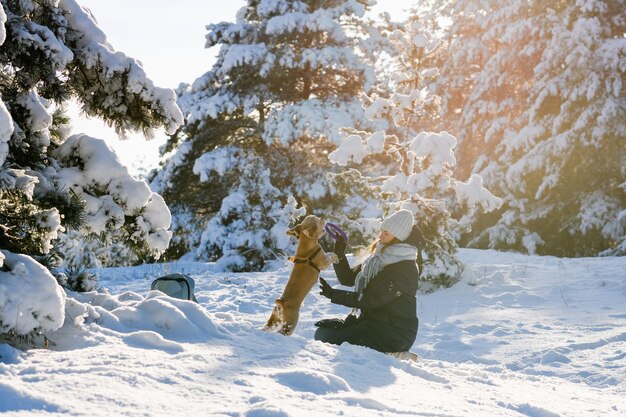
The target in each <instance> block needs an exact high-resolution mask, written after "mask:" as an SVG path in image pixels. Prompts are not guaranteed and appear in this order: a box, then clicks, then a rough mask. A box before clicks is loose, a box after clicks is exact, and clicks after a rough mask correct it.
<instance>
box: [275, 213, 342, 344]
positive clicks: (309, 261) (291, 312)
mask: <svg viewBox="0 0 626 417" xmlns="http://www.w3.org/2000/svg"><path fill="white" fill-rule="evenodd" d="M325 225H326V222H325V221H324V220H323V219H320V218H319V217H317V216H314V215H309V216H306V217H305V218H304V220H303V221H302V223H300V224H299V225H297V226H296V227H294V228H293V229H289V230H287V234H288V235H290V236H295V237H296V238H297V239H298V247H297V248H296V254H295V256H292V257H291V260H292V261H293V263H294V264H293V269H292V271H291V274H290V275H289V280H288V281H287V285H286V286H285V289H284V291H283V294H282V295H281V296H280V298H278V299H277V300H276V301H275V304H276V305H275V306H274V309H273V310H272V314H271V316H270V318H269V319H268V320H267V323H266V324H265V326H264V327H263V330H266V331H274V330H278V332H279V333H282V334H284V335H286V336H289V335H290V334H292V333H293V331H294V330H295V328H296V325H297V324H298V319H299V317H300V306H301V305H302V302H303V301H304V298H305V297H306V295H307V294H308V293H309V291H311V288H313V286H314V285H315V283H316V282H317V278H318V277H319V274H320V271H321V270H322V269H326V268H328V266H329V265H330V264H331V263H337V262H339V259H338V258H337V255H335V254H334V253H325V252H324V250H323V249H322V247H321V246H320V244H319V243H318V240H319V239H320V238H321V237H322V236H323V235H324V233H325V231H324V226H325Z"/></svg>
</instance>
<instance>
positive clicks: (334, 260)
mask: <svg viewBox="0 0 626 417" xmlns="http://www.w3.org/2000/svg"><path fill="white" fill-rule="evenodd" d="M326 259H328V262H330V263H331V264H336V263H339V257H338V256H337V254H335V253H333V252H330V253H327V254H326Z"/></svg>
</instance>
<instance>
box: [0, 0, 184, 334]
mask: <svg viewBox="0 0 626 417" xmlns="http://www.w3.org/2000/svg"><path fill="white" fill-rule="evenodd" d="M0 68H1V72H0V249H1V250H2V252H1V253H2V258H3V259H4V261H3V262H2V265H0V294H1V295H0V306H2V308H1V309H0V332H3V333H6V332H14V333H16V334H24V333H28V332H31V331H35V332H36V331H39V330H51V329H53V328H55V327H59V326H60V325H61V324H62V322H63V316H64V315H63V308H64V294H63V293H62V291H60V292H59V291H58V290H57V288H56V286H57V284H56V280H55V279H54V277H52V275H51V274H50V273H49V272H47V271H46V270H45V268H44V267H43V266H42V265H41V264H40V263H39V262H43V263H46V264H47V265H48V266H52V265H53V264H54V263H55V259H53V258H54V256H53V254H54V253H55V251H54V245H55V242H56V240H57V238H58V237H59V235H60V234H62V233H64V232H66V231H70V230H80V231H82V233H91V234H97V235H99V236H100V237H101V238H103V239H107V238H109V237H111V236H113V237H115V238H119V239H120V240H121V241H124V242H125V243H126V244H128V245H130V246H131V247H132V248H133V249H135V252H136V253H138V254H139V255H140V256H145V257H148V256H149V257H154V256H158V255H159V254H160V253H162V252H163V251H164V250H165V248H166V247H167V244H168V241H169V238H170V234H169V233H170V232H168V230H167V228H168V226H169V223H170V214H169V211H168V209H167V207H166V206H165V203H164V201H163V199H162V198H161V197H160V196H159V195H157V194H155V193H153V192H151V191H150V189H149V188H148V186H147V184H146V183H144V182H141V181H137V180H134V179H133V178H132V177H131V176H130V175H129V174H128V171H127V170H126V168H125V167H123V166H122V165H121V164H120V163H119V161H118V160H117V157H116V156H115V154H114V153H113V152H112V151H111V150H110V149H109V148H108V146H107V145H106V144H105V143H104V141H102V140H99V139H94V138H91V137H89V136H86V135H82V134H81V135H73V136H71V137H68V130H69V129H68V127H69V126H68V119H67V117H65V116H64V115H63V112H62V108H63V105H64V103H66V102H67V101H68V100H69V99H71V98H74V99H76V100H77V102H79V103H80V104H81V105H82V107H83V110H84V111H85V112H86V113H87V114H88V115H91V116H98V117H101V118H102V119H103V120H105V121H106V122H107V123H109V124H111V125H112V126H114V127H115V128H116V129H117V131H118V132H120V133H123V132H125V131H127V130H130V129H141V130H143V131H145V132H147V133H149V131H150V130H151V129H152V128H156V127H159V126H164V127H166V129H168V130H169V131H170V132H174V131H175V130H176V129H177V127H178V126H179V125H180V124H182V113H181V112H180V109H179V108H178V107H177V105H176V102H175V95H174V92H173V91H171V90H166V89H160V88H157V87H155V86H154V85H153V84H152V82H151V81H150V80H149V79H147V78H146V74H145V73H144V71H143V69H142V68H141V66H140V65H139V63H138V62H137V61H135V60H133V59H131V58H128V57H126V56H125V55H124V54H122V53H120V52H115V51H114V50H113V49H112V47H111V45H109V44H108V43H107V41H106V36H105V35H104V33H102V31H101V30H100V29H99V28H98V27H97V25H96V24H95V22H94V20H93V18H92V16H91V14H90V13H89V12H88V11H87V10H85V9H83V8H81V7H80V5H79V4H78V3H76V1H74V0H45V1H32V0H20V1H12V0H0ZM57 253H58V251H57ZM33 258H36V259H37V261H39V262H37V261H35V260H34V259H33ZM16 277H17V278H19V279H18V280H16V279H15V278H16ZM40 303H43V304H40ZM15 317H19V318H20V319H19V323H16V321H15Z"/></svg>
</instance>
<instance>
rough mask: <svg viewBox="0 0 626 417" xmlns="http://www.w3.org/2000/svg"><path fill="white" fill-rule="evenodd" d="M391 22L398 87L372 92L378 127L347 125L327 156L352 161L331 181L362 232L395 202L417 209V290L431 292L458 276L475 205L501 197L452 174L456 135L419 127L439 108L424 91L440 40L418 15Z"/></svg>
mask: <svg viewBox="0 0 626 417" xmlns="http://www.w3.org/2000/svg"><path fill="white" fill-rule="evenodd" d="M391 28H392V29H393V30H389V31H388V33H387V36H388V38H389V40H390V41H391V44H392V45H394V47H395V54H393V56H394V57H395V65H394V67H393V70H394V73H395V76H394V79H392V80H391V83H390V86H391V88H392V89H393V90H395V92H394V93H393V94H391V95H390V96H389V97H387V98H384V97H380V96H377V95H374V96H371V97H370V105H369V106H368V107H367V109H366V110H365V113H366V115H367V117H368V118H369V119H370V120H372V121H373V122H375V124H376V125H377V126H378V127H380V129H381V130H377V131H375V132H365V131H357V130H352V132H351V134H350V135H348V136H347V137H346V138H345V140H344V141H343V142H342V144H341V145H340V146H339V148H338V149H337V150H335V151H334V152H332V153H331V154H330V155H329V156H330V158H331V160H333V161H334V162H335V163H337V164H339V165H342V166H347V165H348V164H351V165H354V168H351V169H349V170H347V171H345V172H343V173H341V174H338V175H336V176H335V177H334V180H333V184H334V185H335V186H336V187H338V188H340V189H341V190H342V192H343V193H350V194H351V195H352V199H351V203H350V204H348V208H349V211H347V215H344V216H343V217H341V218H339V221H340V223H343V224H346V225H347V226H348V228H349V229H351V230H353V231H355V232H357V234H358V235H361V236H362V237H363V238H369V239H373V238H374V237H375V236H376V234H377V232H378V228H379V227H378V226H379V225H380V221H379V218H380V217H382V215H387V214H390V213H392V212H394V211H396V210H397V209H400V208H404V209H408V210H410V211H412V212H413V213H414V215H415V220H416V224H417V225H418V227H419V228H420V229H421V230H422V232H423V234H424V237H425V238H426V242H425V245H424V246H423V247H422V248H421V249H422V250H423V252H424V256H425V258H424V261H423V265H420V266H421V268H422V275H421V279H422V282H423V283H422V290H424V291H429V290H432V289H434V288H437V287H439V286H442V285H443V286H450V285H452V284H454V283H455V282H457V281H458V280H459V278H460V276H461V273H462V271H463V266H462V264H461V262H460V261H459V260H458V259H457V256H456V251H457V245H456V239H457V238H458V237H459V236H460V235H461V234H462V233H465V232H468V231H469V229H470V226H471V222H472V219H473V218H474V215H475V213H476V211H477V210H479V209H480V210H483V211H493V210H495V209H497V208H498V207H499V206H500V204H501V203H502V202H501V200H500V199H499V198H497V197H495V196H494V195H493V194H491V193H490V192H489V191H488V190H487V189H486V188H484V187H483V186H482V178H481V177H480V176H478V175H474V176H472V178H471V179H470V180H469V181H467V182H465V183H464V182H460V181H456V180H455V179H454V177H453V169H454V168H455V166H456V159H455V156H454V148H455V146H456V138H454V137H453V136H452V135H450V134H448V133H447V132H445V131H442V132H440V133H432V132H425V131H420V128H421V126H423V124H424V123H425V122H424V121H425V120H432V119H433V118H436V115H437V113H438V110H437V109H438V101H439V100H438V97H436V96H434V95H432V94H431V93H430V91H429V90H430V89H429V85H430V83H431V82H432V81H433V78H434V77H436V74H437V71H436V69H432V68H430V67H428V66H427V64H426V62H427V60H426V58H427V57H428V56H429V55H431V54H434V53H436V50H437V46H438V45H439V41H438V39H437V38H436V37H435V36H434V35H433V34H432V33H431V32H429V31H428V30H426V29H425V26H424V25H422V23H421V22H420V20H418V19H415V18H411V19H409V21H408V22H407V24H404V25H396V27H395V28H393V26H391ZM350 190H352V192H350ZM372 214H373V216H372ZM368 216H369V217H370V218H369V219H368V218H367V217H368ZM372 217H376V218H372Z"/></svg>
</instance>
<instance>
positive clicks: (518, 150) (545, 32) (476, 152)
mask: <svg viewBox="0 0 626 417" xmlns="http://www.w3.org/2000/svg"><path fill="white" fill-rule="evenodd" d="M439 7H441V5H439ZM624 8H625V3H624V1H613V0H593V1H566V2H558V3H550V2H536V1H530V0H515V1H510V2H499V1H495V0H494V1H482V0H480V1H478V0H461V1H454V2H452V1H450V2H447V4H446V7H442V10H444V13H445V16H446V18H448V19H449V20H450V21H451V22H454V23H453V24H452V26H451V28H450V32H449V36H450V38H449V39H448V43H449V46H450V49H449V51H447V54H446V56H447V59H446V60H445V61H444V62H443V63H442V67H441V69H440V72H441V77H440V78H439V82H440V87H439V90H438V91H441V92H442V95H443V92H444V91H447V94H448V97H454V98H456V99H455V100H450V101H445V100H444V107H443V110H444V111H443V119H444V120H449V121H450V122H451V125H455V124H456V127H455V128H454V129H453V130H454V131H456V132H459V139H460V149H459V156H460V160H461V165H460V169H459V171H458V173H459V175H460V176H461V177H467V176H469V175H470V174H471V173H479V174H481V175H482V176H483V177H484V179H485V183H486V185H487V186H488V187H490V188H491V189H493V190H495V191H496V192H497V193H498V194H500V195H502V196H503V197H504V199H505V202H506V203H505V205H504V207H503V209H502V211H500V212H498V213H497V216H488V217H486V218H483V219H482V222H481V224H480V227H476V228H474V230H476V231H478V232H479V233H474V234H473V235H472V239H471V240H469V243H470V244H472V245H479V246H483V247H484V246H486V247H492V248H509V249H516V250H523V251H528V252H530V253H540V254H552V255H558V256H583V255H595V254H599V253H614V254H624V253H626V251H625V250H626V243H625V239H626V214H625V213H626V212H625V211H624V209H625V207H626V168H625V167H626V147H625V144H624V138H625V137H626V94H625V89H626V85H625V83H624V80H625V73H626V58H625V51H626V38H624V33H625V31H626V15H624V13H623V11H624ZM462 80H465V82H463V81H462ZM459 115H461V117H459ZM457 121H458V123H455V122H457Z"/></svg>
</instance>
